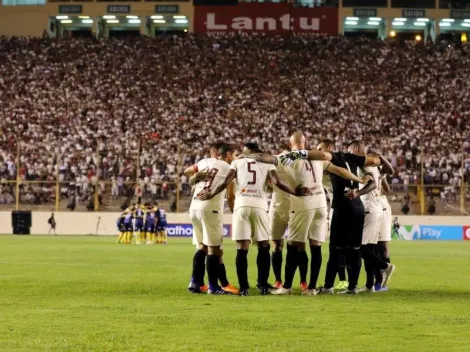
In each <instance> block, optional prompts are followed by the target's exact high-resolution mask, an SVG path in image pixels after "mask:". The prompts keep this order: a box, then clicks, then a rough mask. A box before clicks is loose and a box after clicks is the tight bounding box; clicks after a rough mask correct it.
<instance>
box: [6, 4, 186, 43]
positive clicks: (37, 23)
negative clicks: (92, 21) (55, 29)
mask: <svg viewBox="0 0 470 352" xmlns="http://www.w3.org/2000/svg"><path fill="white" fill-rule="evenodd" d="M118 4H119V5H130V6H131V13H129V15H135V16H140V17H142V18H145V17H148V16H151V15H155V6H156V5H159V4H160V5H161V4H164V5H173V4H174V5H179V9H180V13H179V15H185V16H187V17H188V21H189V31H192V28H193V22H194V21H193V15H194V7H193V5H192V2H180V3H172V2H163V3H161V2H130V3H126V2H125V1H124V2H119V3H118ZM60 5H81V6H82V9H83V11H82V13H81V14H70V16H73V17H76V16H79V15H86V16H90V17H91V18H97V17H100V16H103V15H106V14H107V8H108V5H116V3H113V2H90V3H80V4H77V3H48V4H46V5H37V6H26V5H25V6H2V5H1V3H0V35H4V36H20V37H21V36H31V37H41V36H42V35H43V32H44V31H45V30H47V29H48V26H49V18H50V17H55V16H57V15H60V13H59V6H60ZM125 15H126V14H123V15H122V16H125ZM117 16H120V15H117Z"/></svg>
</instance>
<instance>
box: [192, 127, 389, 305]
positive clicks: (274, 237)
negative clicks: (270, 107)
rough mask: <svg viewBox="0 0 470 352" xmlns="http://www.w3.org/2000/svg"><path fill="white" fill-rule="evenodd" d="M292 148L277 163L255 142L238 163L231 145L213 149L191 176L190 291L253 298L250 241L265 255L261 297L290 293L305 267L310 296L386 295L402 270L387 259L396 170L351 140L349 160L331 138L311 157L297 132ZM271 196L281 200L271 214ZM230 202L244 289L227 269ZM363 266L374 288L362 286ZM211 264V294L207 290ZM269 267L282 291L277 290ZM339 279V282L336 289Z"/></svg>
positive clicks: (260, 261) (260, 258)
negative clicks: (390, 180)
mask: <svg viewBox="0 0 470 352" xmlns="http://www.w3.org/2000/svg"><path fill="white" fill-rule="evenodd" d="M289 147H290V151H285V152H284V153H282V154H281V155H277V156H274V155H269V154H265V153H263V152H262V151H261V150H260V149H259V147H258V145H257V144H255V143H247V144H245V146H244V149H243V152H242V154H241V155H239V156H237V152H236V150H235V149H234V148H233V146H231V145H229V144H225V143H215V144H213V145H212V146H211V149H210V153H211V157H210V158H206V159H203V160H201V161H199V162H198V163H197V164H195V165H193V166H192V167H190V168H188V169H186V170H185V174H186V175H187V176H189V177H190V184H191V185H194V195H193V199H192V202H191V207H190V217H191V222H192V224H193V243H194V244H195V245H196V247H197V250H196V253H195V255H194V258H193V270H192V275H191V281H190V284H189V291H190V292H193V293H201V292H207V293H209V294H239V295H241V296H246V295H248V290H249V287H250V286H249V283H248V259H247V256H248V250H249V247H250V244H252V243H253V244H256V245H257V247H258V254H257V259H256V264H257V268H258V277H257V288H258V289H259V291H260V293H261V294H262V295H267V294H273V295H286V294H292V285H293V280H294V276H295V274H296V271H297V268H298V269H299V274H300V287H301V290H302V294H304V295H317V294H333V293H334V292H335V291H334V290H335V289H336V290H338V293H339V294H357V293H361V292H383V291H387V290H388V283H389V281H390V278H391V276H392V274H393V272H394V270H395V266H394V265H392V264H390V256H389V253H388V242H389V241H390V240H391V220H392V219H391V209H390V206H389V204H388V201H387V198H386V194H387V192H388V191H389V188H388V184H387V181H386V178H385V177H386V175H387V174H390V173H393V168H392V166H391V165H390V163H389V162H388V161H387V160H385V159H384V158H383V157H382V156H381V155H380V154H375V153H371V154H366V153H365V147H364V145H363V143H362V142H360V141H353V142H351V143H350V144H349V146H348V152H347V153H343V152H334V142H333V141H331V140H324V141H322V142H321V143H320V144H319V145H318V147H317V150H306V149H305V137H304V135H303V134H302V133H300V132H296V133H294V134H293V135H292V136H291V138H290V142H289ZM269 188H272V193H273V196H272V200H271V204H270V206H268V192H269ZM327 195H328V199H331V211H330V212H329V211H328V200H327ZM225 198H227V202H228V205H229V208H230V210H231V211H232V213H233V219H232V229H233V231H232V232H233V234H232V238H233V240H234V241H236V243H237V254H236V272H237V277H238V283H239V289H236V288H235V287H234V286H233V285H230V284H229V282H228V280H227V277H226V271H225V265H224V263H223V249H222V239H223V218H222V215H223V211H224V199H225ZM329 225H330V231H329V232H330V245H329V259H328V262H327V266H326V275H325V281H324V285H323V286H317V282H318V277H319V273H320V269H321V265H322V252H321V245H322V244H323V243H324V242H325V241H326V239H327V234H328V228H329ZM286 233H287V240H286V248H287V250H286V257H285V267H284V277H283V276H282V263H283V248H284V241H285V239H284V238H285V234H286ZM271 244H272V253H271V250H270V249H271ZM307 245H309V247H310V277H309V281H308V282H307V274H308V269H309V257H308V255H307V248H306V247H307ZM362 259H363V260H364V267H365V271H366V283H365V285H364V286H363V287H360V288H358V281H359V276H360V271H361V267H362ZM206 263H207V274H208V282H209V284H208V286H206V285H205V283H204V274H205V271H206V269H205V267H206ZM271 266H272V268H273V273H274V276H275V283H274V285H271V284H269V276H270V270H271ZM346 272H347V279H346ZM337 275H339V278H340V282H339V284H338V285H337V286H336V287H334V282H335V279H336V276H337ZM219 282H220V284H219Z"/></svg>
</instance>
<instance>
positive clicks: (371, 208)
mask: <svg viewBox="0 0 470 352" xmlns="http://www.w3.org/2000/svg"><path fill="white" fill-rule="evenodd" d="M358 174H359V177H364V176H365V175H366V174H369V175H371V176H372V178H373V179H374V181H375V183H376V184H377V188H376V189H374V190H373V191H372V192H369V193H367V194H364V195H363V196H361V200H362V203H364V209H365V211H366V212H369V213H381V212H383V206H382V203H381V202H380V199H379V198H380V189H381V188H382V185H381V183H380V181H381V178H380V171H379V169H378V168H377V167H375V166H366V167H363V168H359V170H358ZM363 187H364V185H363V184H360V185H359V189H362V188H363Z"/></svg>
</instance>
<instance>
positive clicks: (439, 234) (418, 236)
mask: <svg viewBox="0 0 470 352" xmlns="http://www.w3.org/2000/svg"><path fill="white" fill-rule="evenodd" d="M463 229H464V228H463V227H462V226H435V225H402V226H400V227H399V229H398V230H395V229H392V238H393V239H394V240H408V241H410V240H444V241H453V240H462V232H463V231H464V230H463Z"/></svg>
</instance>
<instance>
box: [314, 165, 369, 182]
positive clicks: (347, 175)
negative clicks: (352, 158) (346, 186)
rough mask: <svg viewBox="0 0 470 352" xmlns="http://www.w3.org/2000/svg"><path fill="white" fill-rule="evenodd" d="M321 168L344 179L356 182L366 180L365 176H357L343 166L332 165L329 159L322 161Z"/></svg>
mask: <svg viewBox="0 0 470 352" xmlns="http://www.w3.org/2000/svg"><path fill="white" fill-rule="evenodd" d="M323 170H324V171H326V172H329V173H332V174H335V175H338V176H339V177H341V178H344V179H346V180H350V181H354V182H358V183H365V182H366V180H365V178H360V177H357V176H356V175H354V174H353V173H352V172H350V171H349V170H347V169H345V168H343V167H339V166H336V165H334V164H333V163H331V162H329V161H324V162H323ZM369 179H370V178H369Z"/></svg>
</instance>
